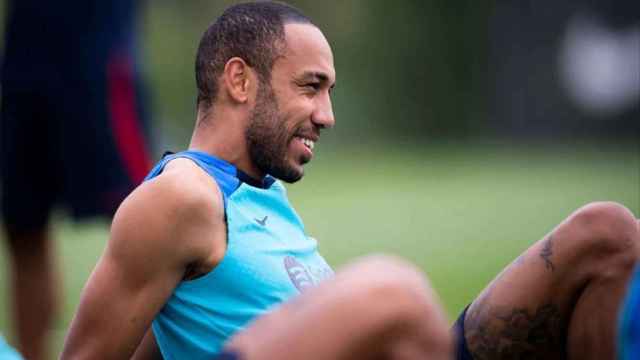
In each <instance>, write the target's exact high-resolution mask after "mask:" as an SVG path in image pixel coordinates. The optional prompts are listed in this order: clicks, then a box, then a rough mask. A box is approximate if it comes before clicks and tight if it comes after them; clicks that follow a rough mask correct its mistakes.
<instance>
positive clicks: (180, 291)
mask: <svg viewBox="0 0 640 360" xmlns="http://www.w3.org/2000/svg"><path fill="white" fill-rule="evenodd" d="M178 157H180V158H188V159H191V160H192V161H194V162H195V163H196V164H197V165H198V166H199V167H201V168H202V169H203V170H204V171H206V172H207V173H208V174H209V175H210V176H211V177H213V179H214V180H215V181H216V183H217V184H218V186H219V188H220V190H221V192H222V195H223V199H224V207H225V216H226V222H227V250H226V253H225V255H224V257H223V259H222V260H221V262H220V263H219V264H218V265H217V266H216V267H215V268H214V269H213V270H212V271H210V272H209V273H207V274H205V275H203V276H202V277H199V278H196V279H193V280H184V281H182V282H180V283H179V284H178V286H177V287H176V289H175V290H174V292H173V294H172V295H171V297H170V298H169V300H168V302H167V303H166V304H165V305H164V307H163V308H162V309H161V310H160V312H159V313H158V314H157V316H156V318H155V319H154V321H153V324H152V329H153V332H154V335H155V337H156V341H157V343H158V346H159V348H160V351H161V352H162V355H163V357H164V358H165V359H191V360H195V359H211V358H212V357H213V356H214V355H215V354H216V353H218V352H219V351H220V350H221V348H222V345H223V343H224V342H225V341H226V340H227V339H228V338H229V337H231V336H232V335H233V334H234V333H236V332H237V331H239V330H241V329H243V328H244V327H245V326H246V325H247V324H248V323H249V322H250V321H251V320H253V319H254V318H255V317H257V316H259V315H261V314H263V313H265V312H266V311H268V310H270V309H271V308H272V307H273V306H275V305H277V304H280V303H282V302H283V301H286V300H288V299H290V298H291V297H293V296H295V295H297V294H299V293H300V292H301V291H302V290H304V289H305V288H306V287H309V286H313V285H315V284H316V283H318V282H319V281H321V280H323V279H324V278H327V277H329V276H331V275H332V274H333V271H332V270H331V268H330V267H329V266H328V265H327V263H326V262H325V260H324V259H323V258H322V257H321V256H320V254H319V253H318V250H317V242H316V240H315V239H313V238H311V237H309V236H307V234H306V233H305V230H304V226H303V224H302V221H301V220H300V217H298V215H297V214H296V212H295V211H294V210H293V208H292V207H291V205H290V204H289V201H288V200H287V196H286V190H285V188H284V186H283V185H282V184H281V183H280V182H279V181H276V180H275V179H274V178H272V177H270V176H267V177H265V179H264V180H263V181H262V183H261V184H257V183H256V181H255V180H253V179H251V178H249V177H248V176H247V175H245V174H244V173H242V172H241V171H240V170H238V169H236V168H235V167H234V166H233V165H231V164H229V163H227V162H225V161H223V160H220V159H217V158H215V157H213V156H211V155H208V154H205V153H202V152H197V151H185V152H181V153H177V154H173V155H169V156H165V158H164V159H163V160H162V161H160V163H159V164H158V165H156V167H155V168H154V169H153V170H152V171H151V173H150V174H149V175H148V176H147V180H148V179H152V178H153V177H155V176H157V175H158V174H160V173H161V172H162V170H163V168H164V166H165V165H166V163H167V162H169V161H171V160H173V159H175V158H178ZM252 180H253V181H252ZM252 183H253V184H252ZM250 184H252V185H250Z"/></svg>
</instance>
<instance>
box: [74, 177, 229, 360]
mask: <svg viewBox="0 0 640 360" xmlns="http://www.w3.org/2000/svg"><path fill="white" fill-rule="evenodd" d="M192 180H193V181H192ZM205 180H209V181H211V179H205ZM198 181H200V179H198V178H197V177H196V178H188V176H187V179H185V176H184V174H173V175H172V174H167V175H165V174H163V175H161V176H160V177H159V178H157V179H154V180H153V181H150V182H148V183H145V184H144V185H142V186H141V187H139V188H138V189H137V190H136V191H134V193H132V194H131V195H130V196H129V197H128V198H127V200H125V201H124V202H123V204H122V205H121V207H120V209H118V212H117V213H116V215H115V218H114V221H113V226H112V229H111V236H110V239H109V242H108V245H107V248H106V250H105V252H104V254H103V255H102V257H101V259H100V260H99V262H98V264H97V266H96V268H95V269H94V271H93V273H92V274H91V277H90V278H89V280H88V282H87V284H86V286H85V288H84V290H83V293H82V297H81V300H80V305H79V307H78V310H77V313H76V315H75V317H74V320H73V322H72V324H71V328H70V330H69V333H68V335H67V338H66V341H65V346H64V350H63V353H62V355H61V358H62V359H95V358H100V359H123V358H129V357H131V356H132V354H133V353H134V351H135V350H136V348H137V347H138V344H139V343H140V342H141V340H142V338H143V337H144V335H145V332H146V331H147V329H148V328H149V326H150V324H151V321H152V320H153V318H154V317H155V315H156V314H157V312H158V311H159V310H160V308H161V307H162V306H163V305H164V303H165V302H166V301H167V299H168V298H169V296H170V295H171V293H172V291H173V289H174V288H175V287H176V286H177V284H178V283H179V282H180V280H181V279H182V278H183V277H184V275H185V271H186V269H187V268H188V267H189V266H191V265H194V264H200V263H202V262H203V261H206V260H211V254H219V256H218V258H217V259H218V260H219V259H220V258H222V255H223V254H224V246H225V243H224V241H209V240H211V234H212V233H213V234H215V233H218V232H219V231H218V232H216V231H215V230H216V229H215V227H216V226H220V224H222V222H221V221H220V220H219V219H221V218H222V206H221V200H220V196H219V193H216V192H217V191H218V190H217V188H216V187H215V186H214V187H213V189H214V190H211V187H206V186H198V185H199V184H201V183H198ZM211 182H212V181H211ZM208 185H210V184H208ZM198 189H201V190H202V189H206V190H203V191H198ZM213 240H216V239H213ZM216 246H217V248H214V247H216ZM220 246H222V248H220ZM213 262H215V263H217V262H216V261H215V260H214V261H213Z"/></svg>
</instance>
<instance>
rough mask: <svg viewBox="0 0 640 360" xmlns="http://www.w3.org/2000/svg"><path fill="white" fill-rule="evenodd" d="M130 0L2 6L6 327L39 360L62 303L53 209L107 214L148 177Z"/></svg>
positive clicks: (0, 186)
mask: <svg viewBox="0 0 640 360" xmlns="http://www.w3.org/2000/svg"><path fill="white" fill-rule="evenodd" d="M137 14H138V4H137V2H136V1H135V0H114V1H98V0H93V1H86V0H65V1H38V0H19V1H18V0H16V1H8V3H7V15H8V16H7V22H6V25H7V26H6V32H5V47H4V57H3V59H2V60H3V61H2V70H1V71H2V115H1V117H2V119H1V122H0V148H1V150H0V166H1V169H0V176H1V177H2V179H1V181H0V190H1V196H0V198H1V199H2V200H1V202H2V204H1V207H2V209H1V211H2V222H3V223H4V227H5V230H6V237H5V239H6V241H7V252H8V255H9V261H8V266H9V271H8V273H9V274H10V278H9V279H8V283H9V284H10V285H9V286H8V287H7V290H8V292H9V294H10V296H11V299H10V300H11V301H10V303H11V305H12V312H11V315H12V320H13V325H14V327H15V330H14V333H15V335H16V336H17V340H18V342H17V345H18V349H19V350H20V352H21V353H22V354H23V355H24V356H25V358H27V359H30V360H38V359H44V358H45V357H46V354H47V353H48V351H47V346H46V344H47V338H48V337H47V333H48V332H49V331H50V330H51V326H52V324H53V322H54V320H55V319H54V318H55V315H56V313H57V311H56V310H57V308H58V304H59V299H58V295H59V289H61V288H62V285H61V284H60V281H59V276H58V274H57V268H56V266H55V251H54V250H55V247H54V244H53V235H52V231H51V229H50V221H49V220H50V217H51V214H52V212H53V210H54V207H56V206H58V205H61V206H63V207H64V210H68V213H69V214H70V215H71V216H72V217H73V218H74V219H85V218H90V217H95V216H98V217H102V216H106V217H111V216H112V215H113V213H114V212H115V210H116V208H117V207H118V205H119V204H120V203H121V202H122V200H123V199H124V198H125V196H126V195H128V194H129V193H130V192H131V191H132V190H133V189H134V188H135V186H137V185H138V184H140V182H141V181H142V180H143V179H144V176H145V174H146V173H147V172H148V171H149V169H150V167H151V166H150V165H151V164H150V161H149V158H148V156H147V144H146V141H145V136H144V134H145V131H144V126H145V124H144V102H143V101H141V96H140V95H141V92H140V91H139V90H141V87H142V81H141V79H140V77H139V74H138V73H137V72H136V67H135V66H134V64H135V63H136V56H135V53H134V52H133V49H135V48H136V45H135V30H136V27H135V23H136V19H137Z"/></svg>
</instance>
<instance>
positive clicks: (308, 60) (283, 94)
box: [246, 24, 335, 182]
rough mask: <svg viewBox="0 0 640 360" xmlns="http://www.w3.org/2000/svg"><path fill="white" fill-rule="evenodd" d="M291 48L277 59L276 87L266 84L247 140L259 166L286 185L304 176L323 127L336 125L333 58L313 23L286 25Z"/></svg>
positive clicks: (253, 158) (260, 88)
mask: <svg viewBox="0 0 640 360" xmlns="http://www.w3.org/2000/svg"><path fill="white" fill-rule="evenodd" d="M285 40H286V49H285V51H284V56H283V57H281V58H279V59H277V60H276V62H275V64H274V66H273V69H272V72H271V84H265V83H261V84H260V86H259V88H258V94H257V97H256V105H255V107H254V109H253V111H252V113H251V117H250V122H249V126H248V128H247V132H246V137H247V144H248V148H249V154H250V156H251V160H252V161H253V163H254V164H255V165H256V166H257V167H258V169H260V170H261V171H262V172H264V173H268V174H270V175H272V176H274V177H276V178H278V179H281V180H283V181H286V182H295V181H298V180H300V178H302V175H303V174H304V169H303V165H304V164H306V163H307V162H309V161H310V160H311V159H312V157H313V149H314V145H315V143H316V142H317V141H318V139H319V137H320V129H322V128H329V127H332V126H333V124H334V121H335V120H334V118H333V110H332V108H331V98H330V92H331V89H332V88H333V85H334V83H335V70H334V67H333V54H332V53H331V48H330V46H329V44H328V43H327V40H326V39H325V38H324V35H322V32H320V30H319V29H318V28H316V27H315V26H313V25H308V24H287V25H285Z"/></svg>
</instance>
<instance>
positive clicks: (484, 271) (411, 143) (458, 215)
mask: <svg viewBox="0 0 640 360" xmlns="http://www.w3.org/2000/svg"><path fill="white" fill-rule="evenodd" d="M63 3H64V2H61V6H63V5H62V4H63ZM233 3H235V1H221V0H215V1H213V0H208V1H204V0H191V1H177V0H172V1H169V0H154V1H147V2H145V3H144V6H143V11H142V17H141V19H140V22H139V35H140V41H139V44H140V45H141V48H140V49H138V50H139V51H140V53H141V55H142V56H141V59H142V63H141V64H139V66H140V69H141V70H142V72H143V75H144V76H145V77H146V79H147V80H148V83H149V85H150V86H149V88H150V90H151V94H150V95H151V96H150V98H151V99H152V102H151V103H152V116H151V118H152V123H151V129H152V135H153V136H152V141H153V148H154V152H153V154H154V160H157V159H158V158H159V157H160V155H161V154H162V152H163V151H164V150H174V151H176V150H181V149H184V148H185V147H186V146H187V145H188V141H189V137H190V134H191V129H192V126H193V123H194V119H195V114H194V106H195V94H196V92H195V81H194V74H193V71H194V57H195V51H196V47H197V44H198V41H199V38H200V35H201V34H202V32H203V31H204V30H205V29H206V28H207V26H208V24H209V23H211V22H212V21H213V20H214V19H215V17H216V16H217V15H219V14H220V13H221V12H222V10H223V9H224V8H225V7H226V6H228V5H230V4H233ZM290 3H291V4H293V5H295V6H297V7H299V8H301V9H302V10H303V11H304V12H305V13H306V14H307V15H308V16H310V17H311V18H312V19H314V21H315V22H316V23H317V24H318V25H319V26H320V27H321V29H323V31H324V33H325V35H326V37H327V38H328V40H329V42H330V43H331V44H332V47H333V51H334V57H335V66H336V70H337V79H338V80H337V86H336V89H335V92H334V95H333V101H334V102H333V105H334V113H335V116H336V120H337V124H336V127H335V128H334V129H333V130H330V131H327V132H326V134H324V135H323V138H322V139H321V141H320V142H319V144H317V145H318V146H317V151H316V153H317V156H316V158H315V160H314V161H313V162H312V163H311V164H310V165H309V166H308V169H307V172H306V174H307V176H306V177H305V178H304V180H303V181H301V182H299V183H297V184H294V185H291V186H289V193H290V198H291V201H292V203H293V204H294V206H295V207H296V209H297V211H298V212H299V213H300V215H301V217H302V218H303V220H304V221H305V224H306V227H307V230H308V232H309V234H310V235H312V236H314V237H315V238H317V239H318V241H319V244H320V249H321V252H322V253H323V254H324V255H325V257H326V258H327V259H328V261H329V262H330V263H331V264H332V265H334V266H335V267H339V266H340V265H341V264H343V263H345V262H346V261H348V260H349V259H352V258H354V257H357V256H360V255H363V254H366V253H371V252H389V253H395V254H398V255H401V256H404V257H406V258H409V259H410V260H412V261H415V262H416V263H417V264H418V265H419V266H420V267H421V268H423V269H424V271H425V272H426V273H427V274H428V275H429V277H430V279H431V281H432V282H433V285H434V287H435V288H436V290H437V291H438V293H439V294H440V296H441V299H442V301H443V303H444V305H445V307H446V309H447V311H448V313H449V316H450V318H451V319H452V320H453V319H454V318H455V316H456V315H457V313H458V312H459V311H460V310H461V309H462V308H463V307H464V305H466V304H467V303H468V302H469V301H471V300H472V299H473V298H474V297H475V295H476V294H477V293H478V292H479V291H480V290H481V289H482V288H483V287H484V285H485V284H486V283H487V282H488V281H489V280H490V279H491V278H493V277H494V276H495V275H496V274H497V273H498V272H499V270H500V269H502V267H504V266H505V265H506V264H508V263H509V262H510V261H511V260H512V259H513V258H515V257H516V256H517V255H518V254H519V253H520V252H521V251H523V250H524V249H525V248H526V247H527V246H528V245H529V244H531V243H532V242H534V241H535V240H537V239H540V238H542V237H543V236H544V235H545V233H546V232H548V231H550V230H551V229H552V228H553V226H555V224H557V223H558V222H559V221H561V220H562V219H563V218H564V217H566V216H567V215H568V214H569V213H570V212H571V211H573V210H574V209H576V208H578V207H579V206H581V205H584V204H586V203H587V202H590V201H596V200H613V201H618V202H621V203H623V204H624V205H626V206H627V207H628V208H630V209H631V210H632V211H633V212H634V213H635V214H636V215H640V105H639V104H640V2H638V1H634V0H609V1H602V0H589V1H586V0H580V1H578V0H567V1H551V0H536V1H495V2H494V1H486V0H484V1H483V0H480V1H469V0H460V1H455V2H452V1H444V0H441V1H438V0H431V1H424V0H402V1H396V2H389V1H383V0H366V1H365V0H348V1H328V0H327V1H322V2H320V1H313V0H308V1H305V0H297V1H290ZM5 7H6V5H5ZM4 10H5V11H6V8H5V9H4ZM3 13H4V11H3ZM2 18H4V15H3V16H2ZM62 41H64V40H62ZM55 231H56V233H57V234H58V235H59V236H57V238H58V239H60V241H58V242H57V245H56V246H57V252H58V254H59V264H61V266H62V267H63V274H64V289H63V290H62V291H63V293H64V303H63V312H62V315H61V316H60V317H59V319H58V322H57V326H56V329H55V330H54V331H52V345H51V349H52V350H51V353H52V358H53V357H54V356H55V355H54V354H57V353H58V352H59V351H60V349H61V346H62V341H63V338H64V335H65V331H66V328H67V327H68V324H69V321H70V318H71V316H72V314H73V312H74V310H75V307H76V306H77V302H78V297H79V292H80V291H81V288H82V286H83V284H84V282H85V281H86V279H87V277H88V275H89V272H90V271H91V269H92V267H93V265H94V264H95V262H96V260H97V258H98V257H99V255H100V253H101V251H102V249H103V247H104V245H105V242H106V240H107V237H108V223H107V222H106V221H102V222H100V221H98V222H91V223H81V224H71V223H70V222H68V221H67V220H66V217H65V215H64V209H61V210H60V211H59V213H57V215H56V221H55ZM5 265H6V258H5V257H3V256H2V254H0V275H2V276H0V279H3V280H0V281H2V285H3V287H2V288H0V310H1V312H0V332H3V333H5V335H6V336H7V337H8V338H9V339H11V338H12V337H11V336H12V335H11V333H10V331H9V329H10V324H9V316H8V311H9V310H8V307H7V303H6V297H7V295H6V291H7V288H6V285H5V284H6V281H4V279H5V278H6V271H5V267H6V266H5Z"/></svg>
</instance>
